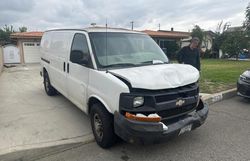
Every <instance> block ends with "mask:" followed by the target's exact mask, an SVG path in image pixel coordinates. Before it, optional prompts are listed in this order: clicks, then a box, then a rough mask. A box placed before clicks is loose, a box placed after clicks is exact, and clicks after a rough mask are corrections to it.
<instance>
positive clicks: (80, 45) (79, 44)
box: [70, 34, 91, 66]
mask: <svg viewBox="0 0 250 161" xmlns="http://www.w3.org/2000/svg"><path fill="white" fill-rule="evenodd" d="M76 51H77V52H78V53H81V54H82V55H81V56H79V55H78V57H79V59H83V60H86V59H87V60H88V64H86V65H87V66H89V65H90V64H91V63H90V62H91V59H90V55H89V48H88V43H87V39H86V36H85V35H83V34H75V36H74V39H73V43H72V47H71V53H70V54H71V55H70V61H71V62H74V61H73V60H72V58H73V57H72V56H73V55H72V54H74V52H76ZM79 62H81V60H79ZM78 64H80V63H78Z"/></svg>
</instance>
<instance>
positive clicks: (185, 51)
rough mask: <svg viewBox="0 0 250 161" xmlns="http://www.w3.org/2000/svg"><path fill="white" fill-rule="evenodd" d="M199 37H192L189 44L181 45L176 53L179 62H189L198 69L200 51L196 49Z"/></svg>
mask: <svg viewBox="0 0 250 161" xmlns="http://www.w3.org/2000/svg"><path fill="white" fill-rule="evenodd" d="M199 42H200V40H199V38H198V37H193V38H192V40H191V42H190V45H189V46H185V47H183V48H182V49H181V50H180V51H179V52H178V54H177V60H178V62H179V63H184V64H189V65H192V66H193V67H195V68H196V69H197V70H199V71H200V52H199V49H198V45H199Z"/></svg>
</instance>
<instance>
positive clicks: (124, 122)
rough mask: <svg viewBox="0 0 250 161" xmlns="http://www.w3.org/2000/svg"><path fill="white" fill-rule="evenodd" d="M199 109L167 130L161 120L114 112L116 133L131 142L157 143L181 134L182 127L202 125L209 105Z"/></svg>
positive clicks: (181, 118)
mask: <svg viewBox="0 0 250 161" xmlns="http://www.w3.org/2000/svg"><path fill="white" fill-rule="evenodd" d="M202 105H203V107H202V108H200V110H198V111H193V112H191V113H189V114H187V115H186V116H183V117H180V119H179V120H178V121H176V122H174V123H170V124H167V125H166V126H167V127H168V129H167V130H164V129H163V125H162V123H160V122H141V121H134V120H129V119H127V118H125V117H124V116H123V115H121V114H120V113H119V112H115V114H114V127H115V133H116V134H117V135H118V136H120V137H121V138H122V139H123V140H125V141H127V142H130V143H141V144H148V143H157V142H160V141H162V140H165V139H167V138H169V137H170V136H177V135H179V133H180V131H181V129H182V128H184V127H186V126H188V125H192V128H191V130H194V129H196V128H197V127H199V126H201V125H202V124H203V123H204V122H205V120H206V118H207V116H208V111H209V109H208V105H207V104H203V103H202Z"/></svg>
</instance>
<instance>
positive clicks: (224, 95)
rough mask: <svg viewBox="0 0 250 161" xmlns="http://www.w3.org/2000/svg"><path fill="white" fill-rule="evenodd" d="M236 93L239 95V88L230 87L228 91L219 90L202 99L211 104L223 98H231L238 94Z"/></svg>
mask: <svg viewBox="0 0 250 161" xmlns="http://www.w3.org/2000/svg"><path fill="white" fill-rule="evenodd" d="M236 95H237V89H236V88H233V89H230V90H226V91H222V92H219V93H215V94H211V95H208V96H204V97H202V98H201V99H202V100H203V101H204V102H206V103H208V104H209V105H211V104H214V103H216V102H220V101H222V100H225V99H229V98H231V97H233V96H236Z"/></svg>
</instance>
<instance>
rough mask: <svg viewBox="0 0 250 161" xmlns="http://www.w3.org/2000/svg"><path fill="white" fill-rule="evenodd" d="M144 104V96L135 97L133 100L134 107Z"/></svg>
mask: <svg viewBox="0 0 250 161" xmlns="http://www.w3.org/2000/svg"><path fill="white" fill-rule="evenodd" d="M143 104H144V97H135V98H134V101H133V106H134V107H139V106H141V105H143Z"/></svg>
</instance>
